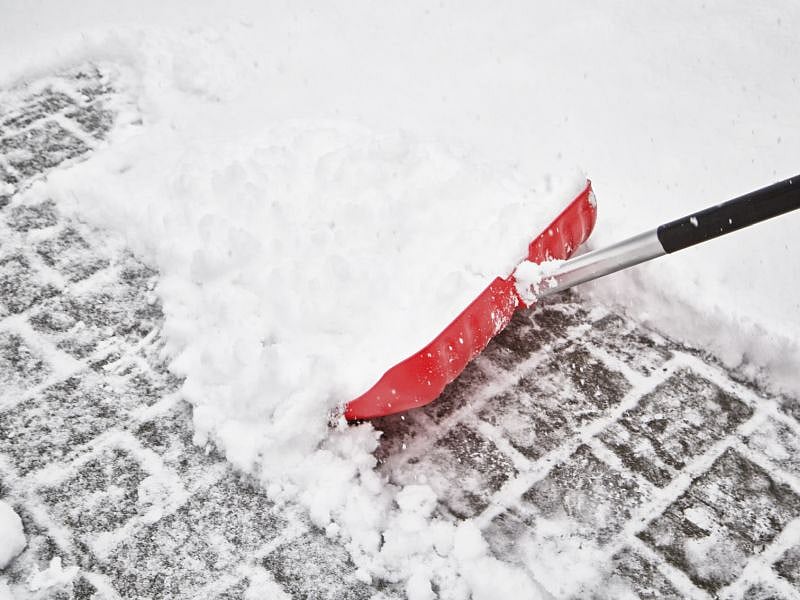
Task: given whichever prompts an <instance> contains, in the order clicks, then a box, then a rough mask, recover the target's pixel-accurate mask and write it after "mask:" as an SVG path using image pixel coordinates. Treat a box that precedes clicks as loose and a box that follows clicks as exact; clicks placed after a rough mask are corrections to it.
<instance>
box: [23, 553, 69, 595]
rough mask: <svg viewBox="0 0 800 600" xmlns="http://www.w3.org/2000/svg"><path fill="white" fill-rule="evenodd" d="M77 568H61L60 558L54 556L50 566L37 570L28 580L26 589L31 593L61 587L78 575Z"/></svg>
mask: <svg viewBox="0 0 800 600" xmlns="http://www.w3.org/2000/svg"><path fill="white" fill-rule="evenodd" d="M79 570H80V569H78V567H77V566H72V567H67V568H64V567H62V566H61V557H60V556H54V557H53V558H52V559H51V560H50V565H49V566H48V567H47V568H46V569H45V570H44V571H40V570H39V569H38V568H36V570H35V571H34V572H33V573H31V576H30V577H29V578H28V589H29V590H30V591H32V592H36V591H38V590H43V589H47V588H51V587H63V586H65V585H67V584H68V583H70V582H71V581H72V580H73V579H75V576H76V575H77V574H78V571H79Z"/></svg>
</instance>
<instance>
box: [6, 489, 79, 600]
mask: <svg viewBox="0 0 800 600" xmlns="http://www.w3.org/2000/svg"><path fill="white" fill-rule="evenodd" d="M11 507H12V508H13V509H14V512H16V513H17V514H18V515H19V517H20V519H21V520H22V528H23V530H24V532H25V540H26V545H25V549H24V550H23V551H22V554H20V555H19V556H17V557H16V558H15V559H14V560H13V561H12V562H11V564H9V565H8V566H7V567H6V569H5V570H4V571H2V574H3V576H5V577H6V578H7V580H8V583H9V585H11V586H12V588H13V587H18V588H22V589H24V590H25V591H28V586H27V580H28V577H29V576H30V574H31V573H32V572H33V571H34V570H35V569H39V570H43V569H46V568H47V566H48V564H49V563H50V560H51V559H52V558H53V557H55V556H58V557H61V559H62V564H63V565H64V566H65V567H66V566H70V565H74V564H77V561H76V559H75V556H74V554H73V551H72V548H71V547H65V546H61V545H59V543H58V542H57V541H56V539H55V538H54V537H53V536H52V535H51V533H50V532H49V531H48V530H47V529H46V528H45V527H43V526H42V525H40V524H39V523H38V522H37V521H36V520H35V519H34V518H33V516H32V515H31V513H30V512H29V510H28V508H27V507H26V506H25V505H24V504H21V503H19V502H11ZM15 597H17V598H19V597H22V598H25V596H15Z"/></svg>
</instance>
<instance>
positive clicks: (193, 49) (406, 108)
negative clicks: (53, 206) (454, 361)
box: [0, 0, 800, 597]
mask: <svg viewBox="0 0 800 600" xmlns="http://www.w3.org/2000/svg"><path fill="white" fill-rule="evenodd" d="M44 4H45V5H46V6H43V5H38V6H41V7H42V14H32V13H33V11H35V10H36V9H35V8H29V9H27V8H26V9H17V10H11V11H7V12H6V13H4V15H3V16H4V19H3V21H2V23H0V44H2V48H3V50H4V51H3V52H0V78H3V79H5V80H9V79H11V78H12V77H13V76H14V75H16V74H20V73H22V74H24V75H26V76H31V77H33V76H36V75H37V74H38V73H41V72H42V71H44V72H47V71H49V70H52V68H53V66H54V64H65V65H71V64H73V63H74V62H75V61H77V60H80V59H82V58H86V57H88V58H90V59H92V60H95V61H103V60H107V61H111V62H112V63H114V64H118V65H122V70H123V73H128V74H129V75H126V79H125V81H123V82H122V83H121V84H120V85H121V87H123V88H124V89H125V91H126V93H128V92H129V93H131V94H132V95H133V97H134V98H135V99H136V103H137V106H136V107H135V110H131V112H130V114H128V115H127V116H123V118H122V120H127V121H128V122H133V121H135V120H136V119H138V118H139V116H140V115H141V118H142V120H143V123H142V125H141V126H137V127H133V128H129V129H128V130H127V131H126V132H120V133H119V134H118V136H117V139H115V140H114V141H113V143H112V144H111V145H110V147H109V148H107V149H105V150H104V151H102V152H99V153H98V154H96V155H95V157H94V158H93V160H91V161H89V162H87V163H84V164H81V165H78V166H76V167H75V168H73V169H72V170H70V171H67V172H62V173H60V174H59V175H57V176H54V177H53V178H51V180H50V181H49V182H48V183H47V184H46V185H41V186H39V187H38V188H37V189H34V190H32V192H31V193H32V194H34V195H36V194H38V195H40V196H52V197H55V198H56V199H57V200H58V201H59V203H61V204H62V205H64V204H66V203H68V202H72V203H73V204H75V205H76V208H77V209H78V211H79V212H80V214H81V215H82V216H83V218H89V219H92V220H94V221H95V222H96V223H98V224H101V225H110V226H113V227H115V228H116V229H117V230H118V231H121V232H124V234H125V235H127V236H128V238H129V239H128V242H129V243H130V244H131V245H132V246H134V248H135V249H137V250H138V251H139V252H141V253H144V254H145V255H146V256H147V257H149V258H150V259H151V260H153V261H154V262H155V263H156V264H157V266H158V267H159V268H160V269H161V271H162V274H163V279H162V283H161V286H160V288H159V293H160V294H161V296H162V298H163V301H164V307H165V312H166V316H167V323H166V334H167V337H168V340H169V343H170V348H169V350H170V352H171V353H172V354H173V356H175V357H177V358H176V362H175V364H174V366H175V368H176V369H178V370H180V371H182V372H183V373H184V374H186V375H187V377H188V379H187V384H186V388H185V391H186V393H187V394H188V395H189V397H190V399H191V400H192V402H193V403H194V404H195V405H196V407H197V410H196V417H197V430H198V435H197V440H198V441H202V440H203V439H204V438H207V437H213V438H214V439H215V440H217V441H218V442H220V443H221V445H222V446H223V448H224V449H225V451H226V453H227V455H228V457H229V459H230V460H232V461H233V462H235V463H236V464H237V465H239V466H240V467H242V468H245V469H247V470H249V471H251V472H254V473H256V474H260V475H261V477H262V480H263V482H264V485H265V486H266V488H267V489H268V490H269V492H270V494H271V495H272V496H273V497H274V498H276V499H295V498H299V499H300V500H301V501H302V502H304V503H305V504H306V506H308V507H309V509H310V511H311V514H312V516H313V518H314V520H315V522H316V523H317V524H319V525H320V526H321V527H324V528H325V529H326V530H327V531H328V532H329V533H330V535H332V536H341V537H342V538H343V539H345V540H349V544H350V549H351V552H352V553H353V556H354V560H355V561H356V563H357V565H358V566H359V567H360V568H361V574H362V575H363V576H364V578H368V577H369V576H370V574H374V575H380V576H386V577H391V578H394V579H406V580H408V587H407V589H408V593H409V594H412V593H413V594H414V595H416V596H418V597H425V595H426V594H428V589H429V588H430V586H429V585H426V584H430V582H431V580H436V581H437V582H438V584H439V585H438V587H439V589H441V590H448V593H450V595H451V596H453V597H458V596H459V595H461V596H463V597H466V596H467V595H468V593H469V592H468V591H467V590H468V589H469V588H470V587H473V588H475V589H474V590H473V591H474V593H475V594H476V595H480V590H478V589H477V588H476V586H478V587H479V586H480V584H481V581H473V579H477V577H476V576H474V575H473V574H474V573H478V572H479V571H478V569H480V570H481V571H480V572H484V573H486V572H498V577H502V578H503V579H504V580H508V581H514V580H515V577H517V575H518V574H515V575H513V576H511V575H507V574H504V573H503V574H500V573H499V569H501V567H500V566H499V565H495V564H493V563H491V561H490V559H489V558H488V557H487V556H486V555H485V554H484V551H483V550H482V549H481V548H482V546H481V544H480V540H479V536H478V537H476V536H475V533H476V531H475V530H472V529H470V528H469V526H467V525H465V526H464V527H465V528H464V529H460V530H459V531H454V530H453V527H452V525H448V524H446V523H439V522H436V520H435V519H432V517H431V513H430V511H429V510H428V506H429V500H425V498H424V496H425V492H424V490H413V489H412V490H411V491H403V490H395V489H392V488H391V487H390V486H387V485H386V484H385V482H382V481H381V480H380V479H379V478H378V476H377V475H376V474H375V472H374V470H373V467H374V459H373V458H372V457H371V455H370V450H371V449H372V448H373V447H374V445H375V433H374V431H372V429H371V428H370V427H369V426H362V427H358V428H352V429H350V430H333V431H331V430H329V429H328V426H327V419H328V414H329V411H330V409H333V408H335V407H336V406H337V405H338V404H340V403H341V402H342V401H345V400H347V399H349V398H351V397H353V396H354V395H357V394H358V393H360V392H361V391H363V388H365V387H366V386H368V385H370V384H371V383H373V381H374V379H375V378H376V377H377V376H379V375H380V373H381V372H382V370H383V369H385V368H386V367H387V366H388V364H391V363H392V362H394V361H396V360H397V359H398V358H402V357H403V356H404V355H405V354H409V353H410V352H411V351H413V350H415V349H416V348H417V347H418V346H420V345H421V343H424V342H427V341H428V339H429V338H430V337H431V336H432V335H435V334H436V333H437V332H438V330H439V329H440V328H441V327H442V326H443V325H444V324H446V322H447V321H449V319H450V318H452V316H454V315H455V313H456V312H458V311H459V310H460V309H461V308H463V305H464V300H468V299H470V298H471V297H473V296H474V294H475V291H476V290H478V289H479V288H480V287H481V286H482V285H484V284H485V283H486V282H487V280H488V279H490V278H491V277H493V276H495V275H497V274H502V270H503V269H510V268H511V267H512V266H513V264H514V262H515V261H516V260H517V259H518V258H520V257H521V256H522V253H523V252H524V243H525V242H526V241H527V240H528V238H529V237H530V236H531V234H534V233H536V232H537V230H538V229H540V228H541V226H542V225H543V224H544V223H543V222H542V221H541V219H543V218H544V217H545V216H546V217H548V218H549V217H550V216H552V215H553V211H554V209H555V208H556V203H557V202H564V201H567V200H569V197H570V196H571V195H572V193H573V192H574V191H576V190H574V189H572V188H573V186H574V185H575V183H576V181H575V178H573V177H572V175H571V172H569V171H568V173H569V175H568V176H567V177H564V178H555V179H549V180H548V179H546V180H545V181H543V182H541V180H540V176H541V175H542V174H543V173H547V172H551V171H553V172H562V173H563V172H564V170H565V169H564V165H565V164H566V165H568V166H569V165H571V164H572V162H571V161H572V160H575V157H577V160H578V161H579V162H581V163H582V165H584V166H585V167H586V169H587V171H588V172H589V174H590V175H591V177H592V178H593V181H594V186H595V189H596V191H597V194H598V197H599V198H600V207H599V210H600V213H599V214H600V218H599V221H598V225H597V234H596V236H595V243H596V244H605V243H611V242H615V241H618V240H620V239H624V238H625V237H628V236H629V235H632V234H635V233H639V232H640V231H644V230H647V229H650V228H652V227H654V226H656V225H658V224H659V223H661V222H664V221H666V220H668V219H670V218H674V217H677V216H680V215H682V214H684V213H688V212H690V211H692V210H696V209H699V208H703V207H705V206H707V205H709V204H713V203H715V202H719V201H722V200H725V199H727V198H729V197H731V196H734V195H738V194H741V193H744V192H746V191H749V190H751V189H754V188H756V187H759V186H762V185H766V184H768V183H771V182H772V181H775V180H778V179H781V178H783V177H787V176H790V175H794V174H795V171H796V169H797V165H796V157H797V156H798V155H800V113H798V111H797V110H796V107H797V99H798V94H799V93H800V80H798V78H797V77H793V76H791V75H786V74H787V73H788V74H791V73H793V72H794V71H795V67H796V65H795V63H796V57H797V56H798V52H800V38H798V37H797V36H796V35H795V31H796V27H795V26H794V23H793V22H792V21H793V19H796V18H797V16H798V12H797V6H796V3H793V2H790V0H781V1H780V2H776V3H773V4H771V5H769V6H759V7H758V10H751V8H752V7H751V5H750V4H745V3H741V6H740V7H738V8H737V10H732V9H731V8H730V6H729V3H724V2H722V3H720V2H708V3H695V2H690V1H688V0H682V1H680V2H675V3H669V4H663V5H653V4H646V5H645V4H640V3H634V2H631V3H630V5H629V6H627V7H625V6H622V5H619V6H616V7H614V8H609V7H607V6H605V7H599V6H598V5H597V3H594V2H589V1H580V2H575V3H571V4H570V5H569V6H566V7H565V6H564V5H563V4H562V3H543V4H537V5H536V6H535V7H532V6H531V4H530V3H524V2H520V3H517V4H515V3H513V2H512V3H509V4H506V5H504V6H503V7H497V6H494V5H492V6H489V5H487V4H485V3H482V2H468V3H463V4H462V5H460V6H459V9H458V10H452V9H449V8H448V7H447V6H446V4H440V5H438V6H437V7H431V6H430V4H429V3H421V2H408V3H400V4H396V5H391V6H388V5H385V4H382V5H377V4H374V3H370V2H367V1H365V0H356V1H354V2H347V3H336V2H334V3H330V4H325V5H318V4H313V3H312V4H310V5H305V4H303V3H297V4H293V5H290V6H285V7H281V8H279V7H277V6H272V5H264V4H263V3H260V2H258V3H257V2H253V3H250V2H237V1H232V2H225V3H221V2H220V3H211V2H209V3H203V5H202V6H195V4H196V3H190V2H188V1H184V2H175V3H169V4H164V3H156V2H154V1H153V0H147V1H145V2H142V3H135V4H131V5H125V6H116V5H107V3H103V2H100V1H99V0H90V1H87V2H85V3H80V4H79V5H63V6H62V5H61V3H56V2H53V1H52V0H49V1H47V2H45V3H44ZM31 23H35V27H34V26H32V25H31ZM22 47H24V48H25V51H26V52H25V56H24V57H20V52H19V48H22ZM25 61H28V62H27V63H26V62H25ZM764 65H769V66H770V67H769V68H764ZM776 74H779V76H776ZM353 121H355V122H357V123H358V124H357V125H354V124H352V122H353ZM398 129H401V130H404V131H407V132H408V133H406V134H393V133H389V134H388V135H387V134H385V133H380V132H387V131H389V132H393V131H397V130H398ZM375 132H379V133H375ZM451 146H455V147H459V148H462V147H465V148H467V149H468V150H467V151H463V152H462V151H458V152H456V151H452V150H450V149H449V148H450V147H451ZM488 157H491V158H488ZM564 157H570V160H566V159H565V158H564ZM540 209H541V213H540V212H539V211H540ZM529 211H530V212H529ZM798 218H800V216H798V215H790V216H787V217H784V218H782V219H780V220H778V221H775V222H772V223H768V224H764V225H760V226H759V227H757V228H753V229H752V230H746V231H742V232H738V233H736V234H734V235H732V236H729V239H727V240H726V239H722V240H719V241H715V242H712V243H710V244H707V245H702V246H698V247H696V248H692V249H689V250H686V251H685V252H684V253H680V254H678V255H676V256H670V257H669V258H662V259H660V260H659V261H656V262H654V263H653V264H649V265H644V266H641V267H638V268H637V269H636V270H634V271H631V272H628V273H621V274H617V275H614V276H611V277H609V278H605V279H604V280H603V281H601V282H597V283H596V284H593V285H590V286H588V287H584V288H579V289H583V290H587V289H588V290H593V291H592V292H591V293H593V294H595V295H596V296H597V297H599V298H600V299H601V300H603V301H612V302H620V303H623V304H624V305H625V306H626V307H627V308H628V310H630V311H631V312H634V313H636V315H637V316H638V317H639V318H642V319H646V320H648V321H650V322H651V323H652V324H654V325H656V326H658V327H659V328H661V329H662V330H664V331H666V332H667V333H668V334H669V335H671V336H672V337H678V338H681V339H683V341H687V342H690V343H691V342H693V343H697V344H701V345H704V346H705V347H707V348H709V349H711V350H712V351H716V352H717V353H718V354H719V355H720V356H721V357H722V358H723V359H724V360H725V361H726V362H727V363H728V364H729V365H739V364H741V365H743V366H745V367H747V368H750V369H752V370H753V371H755V370H757V369H759V368H764V367H765V368H767V369H768V374H769V375H770V377H772V378H773V382H777V383H781V384H783V385H784V387H786V388H787V389H790V390H793V391H800V388H798V385H799V384H798V379H797V377H796V373H795V371H796V365H797V363H798V360H800V347H799V346H798V341H797V340H799V339H800V320H798V319H797V314H798V308H800V304H798V302H800V299H799V298H800V296H798V294H797V282H798V281H800V261H798V260H796V258H797V256H798V252H800V250H798V245H797V244H798V242H797V239H796V236H795V235H794V233H795V231H796V230H797V227H798V225H799V224H800V220H798ZM476 223H477V225H476ZM431 234H435V235H431ZM409 236H410V237H409ZM409 239H411V240H413V243H409V241H408V240H409ZM423 240H424V241H425V243H426V246H425V248H424V249H423V248H422V246H419V245H417V242H420V241H423ZM376 252H377V254H376ZM412 275H413V276H412ZM286 290H292V291H293V293H292V294H291V295H284V292H285V291H286ZM344 357H347V360H343V358H344ZM387 363H388V364H387ZM412 500H413V501H412ZM401 502H402V504H401ZM383 540H387V541H386V542H385V543H384V542H383ZM412 542H413V543H412ZM454 548H461V550H458V551H456V550H454ZM469 548H472V550H474V551H468V549H469ZM555 552H556V550H555V549H554V550H553V552H552V553H550V554H549V556H550V558H552V557H553V556H555ZM568 554H569V555H570V557H572V558H574V559H575V561H577V562H581V557H580V556H579V555H578V554H576V553H575V552H568ZM546 559H547V557H546V556H538V557H536V560H541V561H544V562H546ZM584 559H586V557H584ZM557 560H559V561H561V563H563V564H560V565H559V566H560V567H563V568H564V569H565V570H564V571H563V572H564V573H566V575H567V576H569V573H568V572H567V571H569V570H571V565H570V558H566V559H564V560H563V561H562V557H560V556H559V557H558V559H557ZM565 565H566V566H565ZM495 567H497V569H498V571H493V570H494V569H495ZM502 568H505V567H502ZM473 570H474V571H473ZM520 577H521V575H520ZM426 580H427V581H426ZM520 585H524V583H520ZM553 585H556V583H553ZM511 595H516V596H519V594H511Z"/></svg>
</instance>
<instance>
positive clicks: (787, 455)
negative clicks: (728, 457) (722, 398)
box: [744, 419, 800, 477]
mask: <svg viewBox="0 0 800 600" xmlns="http://www.w3.org/2000/svg"><path fill="white" fill-rule="evenodd" d="M744 442H745V444H747V446H749V447H750V448H752V449H753V450H756V451H757V452H760V453H762V454H763V455H764V456H766V457H767V458H768V459H769V460H770V462H772V463H773V464H775V465H777V466H779V467H780V468H782V469H784V470H785V471H786V472H787V473H791V474H792V475H795V476H797V477H800V435H798V434H797V432H796V431H794V430H793V429H792V428H791V427H789V426H787V425H786V424H785V423H781V422H779V421H776V420H774V419H768V420H767V421H766V422H764V423H762V424H761V426H760V427H758V428H757V429H756V430H755V431H753V432H752V433H751V434H749V435H747V436H745V437H744Z"/></svg>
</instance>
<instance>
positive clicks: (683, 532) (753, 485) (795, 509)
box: [641, 450, 800, 592]
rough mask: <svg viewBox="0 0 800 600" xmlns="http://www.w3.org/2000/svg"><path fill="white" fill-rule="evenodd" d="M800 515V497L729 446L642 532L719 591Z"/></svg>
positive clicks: (699, 581)
mask: <svg viewBox="0 0 800 600" xmlns="http://www.w3.org/2000/svg"><path fill="white" fill-rule="evenodd" d="M797 516H800V497H798V496H797V495H796V494H795V493H794V492H793V491H792V490H791V489H789V488H788V487H787V486H785V485H782V484H779V483H776V482H775V481H773V479H772V478H771V477H770V475H769V473H767V472H766V471H764V470H763V469H762V468H760V467H759V466H758V465H755V464H753V463H751V462H750V461H748V460H747V459H746V458H744V457H742V456H741V455H739V454H738V453H737V452H736V451H734V450H727V451H726V452H725V453H724V454H723V455H722V456H721V457H720V458H719V459H718V460H717V461H716V462H715V463H714V465H713V466H712V468H711V469H710V470H709V471H708V472H707V473H705V474H703V475H702V476H701V477H699V478H698V479H697V480H695V481H694V482H693V483H692V485H691V486H690V488H689V489H688V490H687V491H686V493H685V494H684V495H682V496H681V497H680V498H679V499H678V500H676V501H675V502H674V503H673V504H672V505H671V506H670V507H669V508H667V510H666V511H665V512H664V514H663V515H661V516H659V517H658V518H657V519H655V520H654V521H653V522H652V523H651V524H650V525H649V526H648V528H647V529H646V530H645V531H643V532H642V533H641V538H642V539H643V540H644V541H646V542H647V543H648V544H650V545H651V546H652V547H653V548H655V549H656V550H658V551H659V552H660V553H662V554H663V555H664V556H665V557H666V558H667V560H668V561H670V562H671V563H673V564H674V565H675V566H677V567H678V568H680V569H681V570H683V571H685V572H686V573H687V575H689V577H690V578H691V579H692V581H694V582H695V583H696V584H697V585H698V586H700V587H702V588H704V589H707V590H709V591H712V592H714V591H716V590H718V589H719V588H721V587H722V586H724V585H727V584H728V583H731V582H732V581H734V580H735V579H736V577H737V576H738V575H739V573H740V572H741V571H742V569H743V568H744V565H745V564H746V562H747V560H748V558H749V557H751V556H753V555H755V554H757V553H759V552H761V551H763V549H764V547H765V546H766V544H768V543H769V542H771V541H772V540H773V539H774V538H775V536H776V535H777V534H778V533H780V531H781V530H782V529H783V527H784V526H785V525H786V524H787V523H788V522H789V521H790V520H792V519H793V518H796V517H797Z"/></svg>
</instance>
